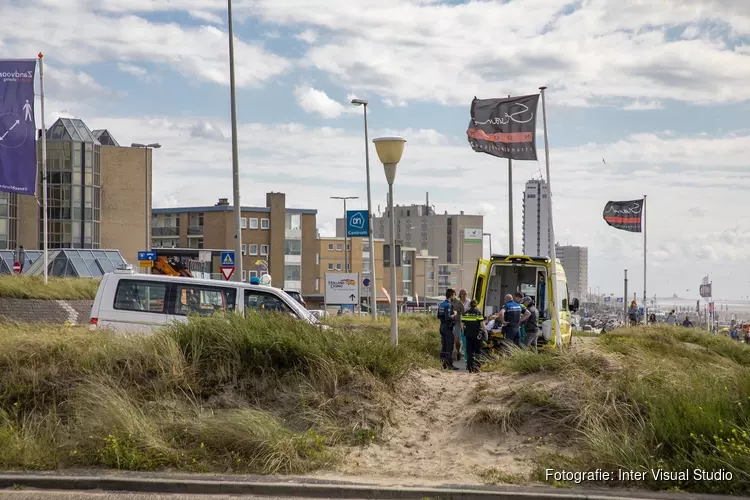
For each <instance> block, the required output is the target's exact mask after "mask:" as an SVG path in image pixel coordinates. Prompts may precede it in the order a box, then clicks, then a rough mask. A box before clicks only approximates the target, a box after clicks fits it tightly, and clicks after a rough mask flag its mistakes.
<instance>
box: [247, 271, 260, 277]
mask: <svg viewBox="0 0 750 500" xmlns="http://www.w3.org/2000/svg"><path fill="white" fill-rule="evenodd" d="M249 272H250V277H251V278H257V277H258V271H249Z"/></svg>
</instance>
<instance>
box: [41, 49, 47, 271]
mask: <svg viewBox="0 0 750 500" xmlns="http://www.w3.org/2000/svg"><path fill="white" fill-rule="evenodd" d="M39 100H40V103H41V106H40V109H41V112H42V224H43V225H44V228H43V229H42V238H44V241H43V242H42V251H43V252H44V284H45V285H46V284H47V282H48V279H49V277H48V271H47V268H49V248H48V246H49V243H48V242H49V235H48V234H47V231H48V228H47V226H48V225H49V224H48V223H47V218H48V215H47V128H46V127H45V125H44V54H42V53H41V52H40V53H39Z"/></svg>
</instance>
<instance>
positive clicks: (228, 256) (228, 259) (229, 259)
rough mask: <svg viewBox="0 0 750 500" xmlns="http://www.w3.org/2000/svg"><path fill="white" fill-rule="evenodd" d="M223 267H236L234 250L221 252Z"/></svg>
mask: <svg viewBox="0 0 750 500" xmlns="http://www.w3.org/2000/svg"><path fill="white" fill-rule="evenodd" d="M221 267H234V252H221Z"/></svg>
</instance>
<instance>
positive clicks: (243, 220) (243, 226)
mask: <svg viewBox="0 0 750 500" xmlns="http://www.w3.org/2000/svg"><path fill="white" fill-rule="evenodd" d="M240 228H241V229H247V217H240Z"/></svg>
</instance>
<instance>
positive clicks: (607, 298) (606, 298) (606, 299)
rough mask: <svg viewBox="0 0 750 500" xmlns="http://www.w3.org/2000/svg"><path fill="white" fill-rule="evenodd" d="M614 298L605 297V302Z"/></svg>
mask: <svg viewBox="0 0 750 500" xmlns="http://www.w3.org/2000/svg"><path fill="white" fill-rule="evenodd" d="M611 299H612V297H604V302H609V301H610V300H611Z"/></svg>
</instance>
